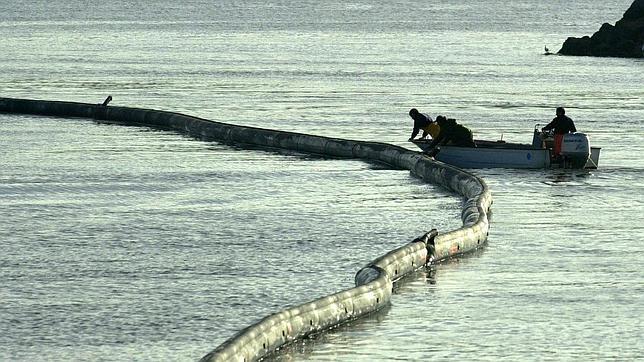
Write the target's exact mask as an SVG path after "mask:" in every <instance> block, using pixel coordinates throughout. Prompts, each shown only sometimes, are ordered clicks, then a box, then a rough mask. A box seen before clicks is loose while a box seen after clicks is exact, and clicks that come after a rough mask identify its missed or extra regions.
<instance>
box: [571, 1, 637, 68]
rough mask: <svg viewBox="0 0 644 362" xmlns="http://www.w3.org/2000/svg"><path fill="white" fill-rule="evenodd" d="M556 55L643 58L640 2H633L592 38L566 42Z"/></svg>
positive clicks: (586, 37)
mask: <svg viewBox="0 0 644 362" xmlns="http://www.w3.org/2000/svg"><path fill="white" fill-rule="evenodd" d="M559 54H563V55H586V56H595V57H621V58H644V0H635V1H633V4H631V6H630V8H628V10H626V12H625V13H624V16H623V17H622V19H621V20H619V21H618V22H617V23H615V25H614V26H613V25H610V24H608V23H604V24H603V25H602V26H601V28H600V29H599V31H597V32H596V33H595V34H593V36H591V37H589V36H584V37H582V38H573V37H570V38H568V39H566V41H565V42H564V44H563V46H562V47H561V50H559Z"/></svg>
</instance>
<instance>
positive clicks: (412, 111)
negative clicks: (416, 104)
mask: <svg viewBox="0 0 644 362" xmlns="http://www.w3.org/2000/svg"><path fill="white" fill-rule="evenodd" d="M417 115H418V110H417V109H416V108H412V109H410V110H409V117H411V118H413V119H416V116H417Z"/></svg>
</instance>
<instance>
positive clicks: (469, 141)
mask: <svg viewBox="0 0 644 362" xmlns="http://www.w3.org/2000/svg"><path fill="white" fill-rule="evenodd" d="M436 123H438V126H439V127H440V132H439V134H438V136H437V137H436V138H434V140H433V141H432V143H430V144H429V149H432V148H434V147H436V146H439V145H449V146H458V147H476V144H475V143H474V137H472V131H470V129H469V128H467V127H465V126H463V125H461V124H458V123H456V121H455V120H454V119H452V118H445V117H444V116H438V117H436Z"/></svg>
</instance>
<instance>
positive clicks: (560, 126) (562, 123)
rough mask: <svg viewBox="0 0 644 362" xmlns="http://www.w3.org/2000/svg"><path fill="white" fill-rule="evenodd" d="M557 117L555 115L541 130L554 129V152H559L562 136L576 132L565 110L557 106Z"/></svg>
mask: <svg viewBox="0 0 644 362" xmlns="http://www.w3.org/2000/svg"><path fill="white" fill-rule="evenodd" d="M556 114H557V117H555V118H554V119H553V120H552V122H550V123H548V124H547V125H546V126H545V127H543V128H542V129H541V131H549V130H554V133H555V145H554V150H553V151H554V154H555V155H559V154H561V143H562V142H563V136H564V135H565V134H567V133H572V132H577V128H576V127H575V122H573V121H572V119H570V117H568V116H566V110H565V109H564V108H563V107H557V110H556Z"/></svg>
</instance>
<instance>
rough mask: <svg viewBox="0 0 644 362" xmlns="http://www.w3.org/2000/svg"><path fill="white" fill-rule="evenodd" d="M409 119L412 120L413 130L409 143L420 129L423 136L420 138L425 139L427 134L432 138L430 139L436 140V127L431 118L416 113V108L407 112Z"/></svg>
mask: <svg viewBox="0 0 644 362" xmlns="http://www.w3.org/2000/svg"><path fill="white" fill-rule="evenodd" d="M409 117H411V119H413V120H414V129H413V130H412V132H411V137H409V140H410V141H412V140H413V139H414V137H416V136H417V135H418V132H420V130H421V129H422V130H423V135H422V136H421V137H420V138H425V137H427V135H428V134H429V135H430V136H432V138H436V136H438V133H439V129H438V125H437V124H436V122H434V120H432V117H430V116H428V115H426V114H423V113H420V112H418V110H417V109H416V108H412V109H411V110H409Z"/></svg>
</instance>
